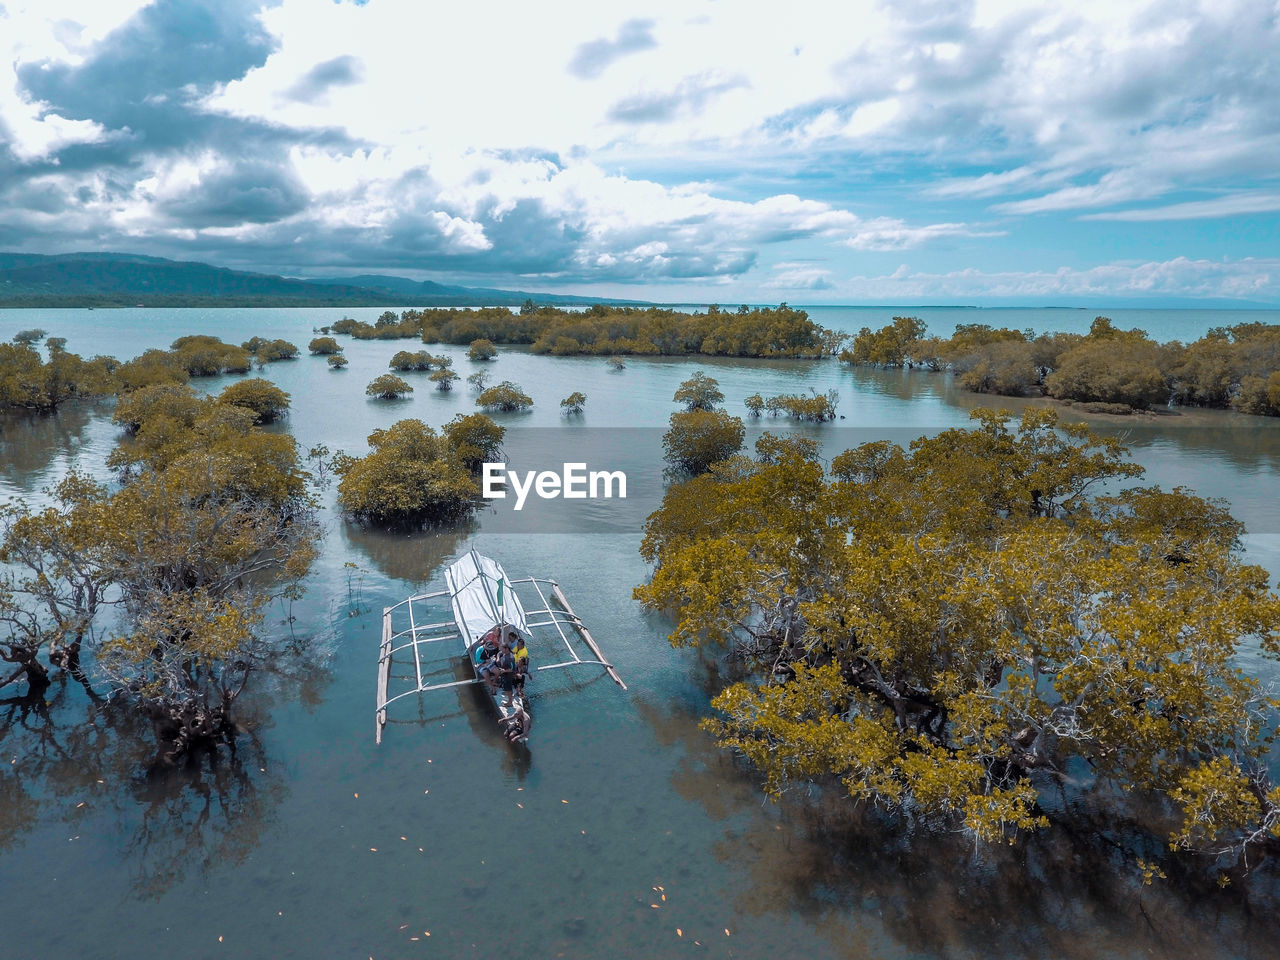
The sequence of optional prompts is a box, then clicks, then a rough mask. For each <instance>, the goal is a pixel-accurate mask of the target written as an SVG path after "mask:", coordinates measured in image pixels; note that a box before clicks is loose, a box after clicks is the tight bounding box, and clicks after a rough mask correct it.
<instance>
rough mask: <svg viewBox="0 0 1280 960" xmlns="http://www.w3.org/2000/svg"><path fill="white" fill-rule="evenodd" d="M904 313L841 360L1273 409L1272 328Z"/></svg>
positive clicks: (1096, 399)
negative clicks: (1024, 327)
mask: <svg viewBox="0 0 1280 960" xmlns="http://www.w3.org/2000/svg"><path fill="white" fill-rule="evenodd" d="M924 333H925V329H924V325H923V324H922V323H920V321H918V320H915V319H913V318H904V317H895V318H894V321H893V323H891V324H889V325H888V326H885V327H882V328H881V329H879V330H876V331H872V330H870V329H869V328H863V330H862V331H861V332H860V333H859V334H858V336H857V337H855V338H854V341H853V345H852V346H851V347H850V348H849V349H846V350H844V351H843V352H842V353H841V354H840V359H841V360H842V361H844V362H846V363H855V364H868V365H877V366H890V367H894V366H902V365H904V364H909V365H913V366H921V367H924V368H926V369H929V370H934V371H937V370H944V369H950V370H952V371H954V372H955V373H956V375H957V378H958V380H959V383H960V385H961V386H963V387H965V388H966V389H969V390H974V391H977V392H980V393H1000V394H1008V395H1011V396H1022V395H1025V394H1039V393H1040V392H1041V391H1044V392H1047V393H1049V394H1050V395H1052V396H1054V397H1058V398H1060V399H1064V400H1073V401H1077V402H1080V403H1084V404H1089V403H1103V404H1110V405H1112V406H1111V407H1110V408H1107V407H1097V408H1090V407H1086V409H1097V410H1106V409H1113V410H1115V411H1122V410H1124V408H1126V407H1131V408H1138V409H1144V408H1146V407H1149V406H1153V405H1158V404H1164V403H1185V404H1195V405H1199V406H1209V407H1231V408H1232V409H1234V410H1239V411H1240V412H1242V413H1252V414H1262V415H1267V416H1280V326H1278V325H1274V324H1264V323H1241V324H1236V325H1235V326H1233V327H1218V328H1215V329H1213V330H1210V331H1209V332H1208V333H1207V334H1205V336H1203V337H1201V338H1200V339H1199V340H1197V341H1196V342H1195V343H1193V344H1191V345H1190V346H1187V347H1183V346H1182V344H1180V343H1177V342H1176V341H1175V342H1173V343H1163V344H1162V343H1157V342H1155V341H1154V340H1152V339H1151V338H1150V337H1148V336H1147V334H1146V332H1145V331H1143V330H1121V329H1119V328H1117V327H1116V326H1115V324H1114V323H1112V321H1111V320H1110V319H1108V318H1107V317H1097V318H1095V319H1094V321H1093V324H1092V325H1091V326H1090V329H1089V333H1088V334H1087V335H1084V336H1081V335H1080V334H1074V333H1047V334H1041V335H1040V336H1035V337H1033V336H1032V334H1031V332H1030V331H1018V330H1009V329H1001V328H993V327H990V326H987V325H986V324H980V323H971V324H960V325H959V326H957V327H956V330H955V333H954V334H953V335H952V336H951V337H950V338H948V339H945V340H942V339H938V338H928V339H926V338H925V337H924Z"/></svg>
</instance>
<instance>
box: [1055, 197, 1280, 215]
mask: <svg viewBox="0 0 1280 960" xmlns="http://www.w3.org/2000/svg"><path fill="white" fill-rule="evenodd" d="M1276 210H1280V193H1255V192H1249V193H1236V194H1229V195H1228V196H1225V197H1214V198H1213V199H1212V200H1190V201H1187V202H1186V203H1173V204H1169V205H1168V206H1164V207H1147V208H1145V209H1134V210H1113V211H1110V212H1108V213H1089V214H1085V215H1083V216H1081V217H1080V219H1081V220H1123V221H1129V222H1133V223H1144V222H1145V223H1151V222H1156V221H1160V220H1206V219H1216V218H1218V217H1237V216H1257V215H1258V214H1262V213H1271V212H1273V211H1276Z"/></svg>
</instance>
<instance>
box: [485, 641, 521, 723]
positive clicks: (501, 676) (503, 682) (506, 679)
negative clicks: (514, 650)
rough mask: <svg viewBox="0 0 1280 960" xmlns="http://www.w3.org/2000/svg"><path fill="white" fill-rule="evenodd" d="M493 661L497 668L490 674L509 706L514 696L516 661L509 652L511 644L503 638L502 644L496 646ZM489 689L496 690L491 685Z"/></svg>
mask: <svg viewBox="0 0 1280 960" xmlns="http://www.w3.org/2000/svg"><path fill="white" fill-rule="evenodd" d="M495 663H496V667H497V669H496V671H495V672H494V673H493V674H491V676H494V678H495V680H496V682H497V685H498V686H499V687H501V688H502V692H503V694H504V695H505V696H504V701H505V705H506V706H508V707H509V706H511V702H512V700H513V698H514V690H515V678H516V661H515V657H513V656H512V654H511V646H510V645H509V644H508V643H507V641H506V640H505V639H503V641H502V645H501V646H500V647H499V648H498V656H497V658H496V660H495ZM490 689H491V690H494V692H495V693H496V692H497V691H496V690H495V689H494V687H493V686H492V685H491V686H490Z"/></svg>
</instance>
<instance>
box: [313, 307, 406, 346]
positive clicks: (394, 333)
mask: <svg viewBox="0 0 1280 960" xmlns="http://www.w3.org/2000/svg"><path fill="white" fill-rule="evenodd" d="M421 316H422V315H421V314H420V313H418V312H416V311H414V310H406V311H404V312H403V313H402V314H400V316H398V317H397V316H396V315H395V313H393V312H392V311H390V310H386V311H384V312H383V314H382V315H381V316H380V317H378V319H377V320H375V321H374V322H373V323H364V322H362V321H360V320H353V319H351V318H350V317H343V318H342V319H341V320H339V321H338V322H337V323H335V324H333V325H332V326H331V327H330V328H329V329H330V330H331V331H332V332H334V333H345V334H349V335H350V336H352V337H354V338H355V339H357V340H405V339H417V338H418V337H419V336H421V334H422V322H421Z"/></svg>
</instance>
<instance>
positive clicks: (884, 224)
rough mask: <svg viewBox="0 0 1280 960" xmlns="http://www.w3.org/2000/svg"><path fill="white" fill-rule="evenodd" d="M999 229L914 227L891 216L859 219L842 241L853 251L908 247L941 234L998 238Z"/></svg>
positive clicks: (946, 225)
mask: <svg viewBox="0 0 1280 960" xmlns="http://www.w3.org/2000/svg"><path fill="white" fill-rule="evenodd" d="M1003 235H1004V231H1002V230H978V229H975V228H974V227H972V226H970V225H969V224H966V223H929V224H925V225H924V226H920V227H913V226H910V225H909V224H907V223H905V222H903V221H902V220H898V219H896V218H893V217H877V218H876V219H874V220H866V221H861V222H860V223H859V224H858V225H857V229H856V230H855V232H854V233H853V235H852V236H850V237H848V238H847V239H845V240H843V241H841V242H842V243H844V245H845V246H848V247H852V248H853V249H854V250H880V251H888V250H910V249H913V248H915V247H919V246H922V245H923V244H926V243H929V242H930V241H932V240H937V239H938V238H940V237H999V236H1003Z"/></svg>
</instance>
